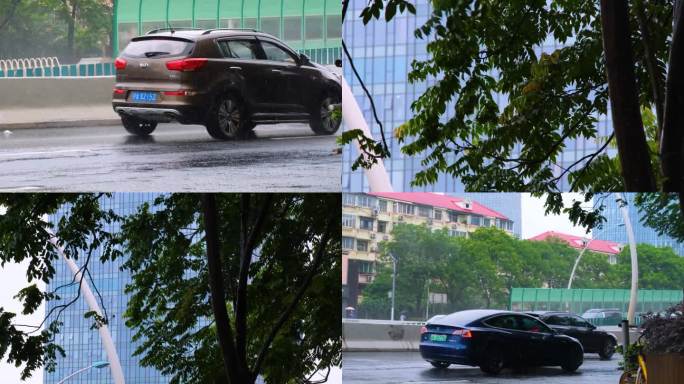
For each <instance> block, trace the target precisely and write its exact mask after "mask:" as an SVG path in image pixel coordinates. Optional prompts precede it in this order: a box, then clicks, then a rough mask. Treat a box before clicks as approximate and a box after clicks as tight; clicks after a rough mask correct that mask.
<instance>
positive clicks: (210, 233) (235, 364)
mask: <svg viewBox="0 0 684 384" xmlns="http://www.w3.org/2000/svg"><path fill="white" fill-rule="evenodd" d="M202 211H203V214H204V231H205V232H206V242H207V268H208V269H209V286H210V292H211V305H212V308H213V311H214V320H215V322H216V333H217V335H218V342H219V346H220V347H221V353H222V355H223V364H224V366H225V369H226V373H227V376H228V381H229V382H230V384H243V383H245V384H249V383H254V379H253V378H252V377H251V375H250V374H248V373H247V372H245V371H244V369H243V367H244V363H243V361H242V359H244V356H238V355H237V352H236V350H235V343H234V341H233V340H234V339H233V330H232V328H231V326H230V319H229V317H228V310H227V309H226V301H225V297H226V295H225V290H224V288H223V273H222V268H221V256H220V250H221V245H220V242H219V238H218V213H217V212H218V210H217V207H216V199H215V197H214V195H213V194H211V193H204V194H202Z"/></svg>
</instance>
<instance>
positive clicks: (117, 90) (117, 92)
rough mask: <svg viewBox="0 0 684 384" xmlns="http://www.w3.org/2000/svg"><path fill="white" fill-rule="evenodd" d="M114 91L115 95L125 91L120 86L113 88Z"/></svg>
mask: <svg viewBox="0 0 684 384" xmlns="http://www.w3.org/2000/svg"><path fill="white" fill-rule="evenodd" d="M114 93H115V94H117V95H123V94H124V93H126V90H125V89H121V88H114Z"/></svg>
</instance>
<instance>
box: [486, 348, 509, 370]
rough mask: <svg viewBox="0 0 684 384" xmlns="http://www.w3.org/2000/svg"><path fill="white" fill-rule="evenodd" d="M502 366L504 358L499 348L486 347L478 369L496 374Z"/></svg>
mask: <svg viewBox="0 0 684 384" xmlns="http://www.w3.org/2000/svg"><path fill="white" fill-rule="evenodd" d="M503 367H504V359H503V354H502V353H501V350H500V349H498V348H488V349H487V351H486V352H485V354H484V357H483V361H482V363H481V364H480V369H481V370H482V372H484V373H488V374H490V375H498V374H499V372H501V370H502V369H503Z"/></svg>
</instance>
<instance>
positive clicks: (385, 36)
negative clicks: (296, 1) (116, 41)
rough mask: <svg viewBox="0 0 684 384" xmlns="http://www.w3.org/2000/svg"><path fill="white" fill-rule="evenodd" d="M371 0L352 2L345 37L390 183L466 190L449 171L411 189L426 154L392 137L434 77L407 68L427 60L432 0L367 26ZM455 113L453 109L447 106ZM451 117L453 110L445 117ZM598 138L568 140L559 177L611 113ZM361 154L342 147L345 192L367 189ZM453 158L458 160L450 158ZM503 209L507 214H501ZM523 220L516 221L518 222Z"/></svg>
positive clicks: (592, 145)
mask: <svg viewBox="0 0 684 384" xmlns="http://www.w3.org/2000/svg"><path fill="white" fill-rule="evenodd" d="M367 3H368V1H367V0H351V1H350V6H349V10H348V12H347V16H346V17H345V20H344V26H343V32H342V36H343V38H344V41H345V43H346V44H347V47H348V48H349V50H350V53H351V55H352V58H353V59H354V63H355V65H356V68H357V69H358V71H359V74H360V76H361V77H362V79H363V81H364V83H365V84H366V85H367V86H368V89H369V91H370V93H371V95H372V96H373V99H374V101H375V105H376V109H377V112H378V116H379V119H380V121H381V122H382V124H383V127H384V131H385V136H386V137H387V144H388V146H389V148H390V151H391V153H392V158H391V159H386V160H385V167H386V168H387V171H388V173H389V176H390V180H391V182H392V186H393V188H394V190H395V191H397V192H412V191H415V192H419V191H426V192H447V193H448V192H463V189H464V188H463V184H462V183H460V181H459V180H457V179H454V178H453V177H452V176H450V175H445V174H442V175H440V176H439V179H438V181H437V182H436V183H435V184H432V185H428V186H423V187H413V186H411V181H412V180H413V178H414V176H415V174H416V173H418V172H419V171H420V170H421V169H422V166H421V161H422V160H423V158H424V157H422V156H412V157H409V156H404V155H403V154H402V153H401V145H400V144H399V143H398V141H397V140H396V139H395V138H394V134H393V131H394V129H395V128H396V127H398V126H399V125H401V124H402V123H404V122H406V121H407V120H408V119H410V118H411V117H412V116H413V114H412V112H411V103H412V102H413V101H414V100H416V99H417V98H418V97H419V96H420V95H421V94H423V92H424V91H425V90H426V89H427V87H428V85H430V84H432V83H433V82H434V81H435V80H434V79H433V80H430V81H428V82H424V83H420V84H409V83H408V79H407V78H408V76H407V75H408V72H409V70H410V68H411V62H412V61H413V60H414V59H415V60H425V59H426V58H427V57H428V54H427V43H428V41H427V40H421V39H416V38H415V36H414V34H413V32H414V30H415V29H416V28H417V27H420V26H422V25H423V24H424V23H425V21H426V20H427V18H428V17H429V15H430V13H431V5H430V4H431V3H430V1H428V0H416V1H414V2H413V3H414V4H415V5H416V15H407V14H402V15H396V16H395V17H394V19H392V20H391V21H390V22H385V21H384V19H383V18H381V19H380V20H372V21H370V22H369V23H368V25H364V24H363V22H362V20H361V19H360V18H359V17H358V16H359V13H360V12H361V10H362V9H363V8H364V7H365V6H366V5H367ZM558 47H559V45H558V44H557V43H556V42H554V41H553V39H548V40H547V42H546V43H545V45H544V46H543V47H539V48H538V49H537V53H538V54H539V53H540V52H542V51H544V52H552V51H553V50H555V49H556V48H558ZM344 77H345V79H346V80H347V82H349V85H350V87H351V88H352V92H353V93H354V95H355V96H356V100H357V102H358V103H359V106H360V107H361V110H362V111H363V113H364V116H365V118H366V121H367V122H369V124H370V125H371V130H372V133H373V137H374V138H375V139H379V138H380V130H379V127H378V126H377V124H374V123H371V122H372V121H373V117H372V110H371V105H370V102H369V100H368V98H367V97H366V96H365V94H364V92H363V89H362V88H361V85H360V84H359V82H358V80H357V79H356V78H355V77H354V74H353V72H352V69H351V66H350V63H349V62H348V61H347V60H345V61H344ZM500 103H501V104H502V105H503V104H505V103H506V98H505V96H501V97H500ZM447 111H453V108H447ZM452 116H453V112H449V114H447V115H446V116H445V118H450V117H452ZM597 127H598V133H599V139H598V140H586V139H571V140H566V142H565V144H566V148H565V151H564V152H563V153H562V154H561V156H560V159H559V160H558V162H557V164H556V165H555V169H554V172H555V173H556V174H557V175H558V174H560V173H561V172H562V170H563V168H566V167H567V166H569V165H570V164H572V163H574V162H575V161H577V160H579V159H581V158H582V157H583V156H584V155H586V154H589V153H592V152H593V151H595V150H597V149H598V148H599V147H600V146H601V144H602V143H603V142H604V141H603V140H604V139H603V138H605V137H607V136H609V135H610V134H611V132H612V124H611V122H610V117H609V116H600V117H599V118H598V123H597ZM608 153H609V154H615V153H616V150H615V149H613V148H609V149H608ZM357 156H358V153H357V152H356V149H355V147H354V146H347V147H346V148H345V149H344V151H343V168H342V190H343V191H344V192H367V191H368V183H367V181H366V179H365V176H364V174H363V171H362V170H357V171H351V164H352V163H353V162H354V160H355V159H356V157H357ZM447 160H448V161H453V160H454V159H453V158H452V159H447ZM560 189H561V190H562V191H566V190H568V189H569V185H568V183H567V179H565V178H564V179H562V180H561V181H560ZM502 213H504V212H502ZM515 222H516V223H519V221H518V220H515Z"/></svg>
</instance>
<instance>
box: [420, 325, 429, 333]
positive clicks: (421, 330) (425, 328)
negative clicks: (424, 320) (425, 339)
mask: <svg viewBox="0 0 684 384" xmlns="http://www.w3.org/2000/svg"><path fill="white" fill-rule="evenodd" d="M427 331H428V330H427V327H426V326H424V325H423V326H422V327H420V334H421V335H422V334H423V333H425V332H427Z"/></svg>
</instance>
